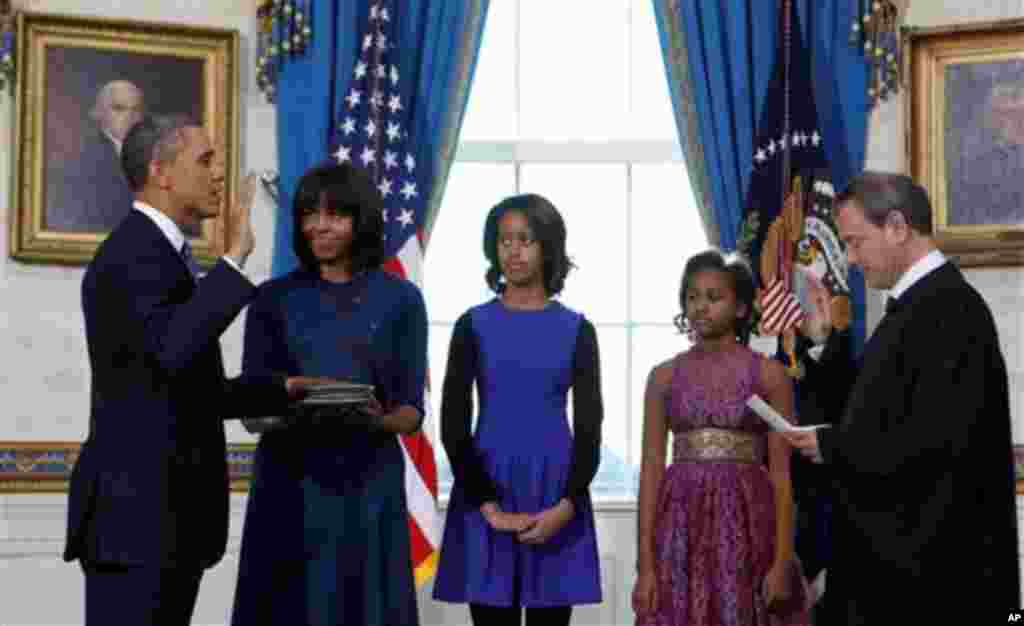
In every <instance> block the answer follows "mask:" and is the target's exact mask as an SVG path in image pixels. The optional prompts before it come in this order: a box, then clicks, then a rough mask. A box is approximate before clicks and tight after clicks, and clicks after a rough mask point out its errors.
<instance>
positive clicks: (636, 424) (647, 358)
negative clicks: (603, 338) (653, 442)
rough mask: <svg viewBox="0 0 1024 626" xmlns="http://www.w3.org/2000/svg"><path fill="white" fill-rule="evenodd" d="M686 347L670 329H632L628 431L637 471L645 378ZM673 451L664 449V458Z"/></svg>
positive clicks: (641, 441) (687, 342) (686, 344)
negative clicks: (629, 430) (630, 420)
mask: <svg viewBox="0 0 1024 626" xmlns="http://www.w3.org/2000/svg"><path fill="white" fill-rule="evenodd" d="M688 347H689V341H687V339H686V336H685V335H680V334H679V333H678V331H676V329H675V328H673V327H669V326H637V327H634V328H633V341H632V346H631V348H632V359H633V360H632V364H633V368H632V369H633V371H632V373H631V374H632V375H631V376H630V384H631V406H630V409H632V411H633V415H634V416H635V417H634V418H633V423H632V424H631V427H632V430H631V432H630V444H631V445H630V460H631V461H632V463H633V465H635V466H636V468H637V471H639V468H640V460H641V458H642V457H641V454H642V449H643V432H644V431H643V428H644V390H645V389H646V388H647V376H648V375H649V374H650V373H651V370H652V369H653V368H654V367H655V366H656V365H658V364H659V363H662V362H664V361H666V360H668V359H671V358H672V357H674V356H675V355H677V354H679V353H680V352H682V351H683V350H685V349H687V348H688ZM671 457H672V448H671V447H669V448H667V458H668V459H671Z"/></svg>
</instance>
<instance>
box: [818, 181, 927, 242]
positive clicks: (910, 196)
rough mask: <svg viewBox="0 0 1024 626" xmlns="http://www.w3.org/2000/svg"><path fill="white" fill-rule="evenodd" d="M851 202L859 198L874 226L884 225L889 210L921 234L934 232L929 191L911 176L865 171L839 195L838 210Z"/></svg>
mask: <svg viewBox="0 0 1024 626" xmlns="http://www.w3.org/2000/svg"><path fill="white" fill-rule="evenodd" d="M851 201H856V203H857V204H858V205H859V206H860V207H861V208H862V209H863V211H864V217H865V218H866V219H867V220H868V221H869V222H871V223H872V224H874V225H875V226H881V225H882V224H884V223H885V220H886V218H888V217H889V213H892V212H893V211H895V212H897V213H899V214H901V215H902V216H903V219H904V220H905V221H906V222H907V225H908V226H910V227H911V228H913V229H914V230H916V231H917V232H918V233H920V234H922V235H926V236H927V235H931V234H932V205H931V202H929V201H928V193H927V192H926V191H925V190H924V187H922V186H921V185H918V184H917V183H915V182H914V179H912V178H910V177H909V176H905V175H903V174H891V173H888V172H871V171H866V172H863V173H861V174H859V175H857V176H855V177H854V178H853V179H852V180H851V181H850V184H849V185H847V186H846V189H844V190H843V192H842V193H840V194H838V195H837V196H836V198H835V203H834V204H835V207H836V208H837V209H838V208H840V207H842V206H843V205H844V204H849V203H850V202H851Z"/></svg>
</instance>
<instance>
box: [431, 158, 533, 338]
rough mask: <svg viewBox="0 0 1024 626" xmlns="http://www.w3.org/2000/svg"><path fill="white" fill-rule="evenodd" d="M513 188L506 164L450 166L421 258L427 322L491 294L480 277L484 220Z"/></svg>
mask: <svg viewBox="0 0 1024 626" xmlns="http://www.w3.org/2000/svg"><path fill="white" fill-rule="evenodd" d="M514 192H515V168H514V167H513V166H512V165H510V164H491V163H458V162H456V163H455V164H453V165H452V168H451V173H450V174H449V176H448V188H447V190H446V191H445V195H444V200H443V202H442V203H441V212H440V214H439V215H438V217H437V221H436V222H434V229H433V232H431V233H430V241H429V242H428V244H427V251H426V258H425V259H424V275H423V282H424V293H423V295H424V298H425V299H426V302H427V315H428V316H429V317H430V320H431V321H442V322H454V321H455V320H456V319H458V317H459V316H460V315H462V314H463V313H464V312H465V311H466V309H468V308H469V307H471V306H473V305H476V304H480V303H481V302H484V301H485V300H488V299H490V298H491V297H493V295H494V294H493V293H491V291H490V290H488V289H487V283H486V282H485V280H484V274H485V273H486V271H487V259H486V258H485V257H484V251H483V240H484V220H485V219H487V212H488V211H489V210H490V209H491V207H492V206H494V205H495V204H497V203H498V202H499V201H500V200H501V199H502V198H504V197H505V196H509V195H512V194H513V193H514Z"/></svg>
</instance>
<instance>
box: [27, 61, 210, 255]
mask: <svg viewBox="0 0 1024 626" xmlns="http://www.w3.org/2000/svg"><path fill="white" fill-rule="evenodd" d="M47 66H48V67H47V70H48V71H47V77H48V80H47V85H46V89H47V96H48V100H49V102H50V106H49V107H48V110H47V112H46V117H47V120H46V137H45V139H44V141H45V145H44V150H45V154H46V159H45V163H46V168H45V172H46V183H45V186H44V189H45V198H44V207H45V213H44V224H43V227H44V229H45V230H48V231H54V232H59V233H100V234H102V233H106V232H109V231H111V230H112V229H113V228H114V227H115V226H117V224H118V222H120V220H121V219H122V218H124V216H125V215H127V214H128V212H129V211H130V210H131V206H132V199H133V194H132V192H131V189H129V187H128V182H127V180H126V179H125V176H124V173H123V171H122V168H121V156H120V155H121V142H122V141H123V140H124V137H125V135H126V134H127V133H128V130H129V129H130V128H131V127H132V126H133V125H134V124H135V123H136V122H138V121H139V120H140V119H142V116H143V114H144V113H147V112H153V113H184V114H186V115H189V116H190V117H192V118H193V119H195V120H197V121H199V122H201V121H202V119H203V102H202V93H203V92H202V86H203V82H202V81H203V76H202V63H201V61H199V60H191V59H184V58H178V57H161V56H156V55H148V54H140V53H136V52H127V51H124V52H122V51H105V50H97V49H88V48H71V47H68V48H60V47H52V48H50V49H48V52H47ZM189 234H190V235H192V236H197V235H198V233H189Z"/></svg>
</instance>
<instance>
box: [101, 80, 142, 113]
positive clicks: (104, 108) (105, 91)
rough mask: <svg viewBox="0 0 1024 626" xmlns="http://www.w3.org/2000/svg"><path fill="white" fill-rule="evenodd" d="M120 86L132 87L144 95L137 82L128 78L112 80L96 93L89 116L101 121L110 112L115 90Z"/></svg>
mask: <svg viewBox="0 0 1024 626" xmlns="http://www.w3.org/2000/svg"><path fill="white" fill-rule="evenodd" d="M118 87H130V88H132V89H134V90H135V91H136V92H138V94H139V95H140V96H141V95H142V90H141V89H139V86H138V85H136V84H135V83H133V82H131V81H128V80H112V81H110V82H109V83H107V84H105V85H103V86H102V87H100V90H99V91H98V92H97V93H96V101H95V102H94V103H93V105H92V108H91V109H90V110H89V117H90V118H92V119H93V120H95V121H96V122H97V123H101V122H102V120H104V119H105V118H106V117H107V115H108V114H109V113H110V101H111V100H112V99H113V98H114V90H115V89H117V88H118Z"/></svg>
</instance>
